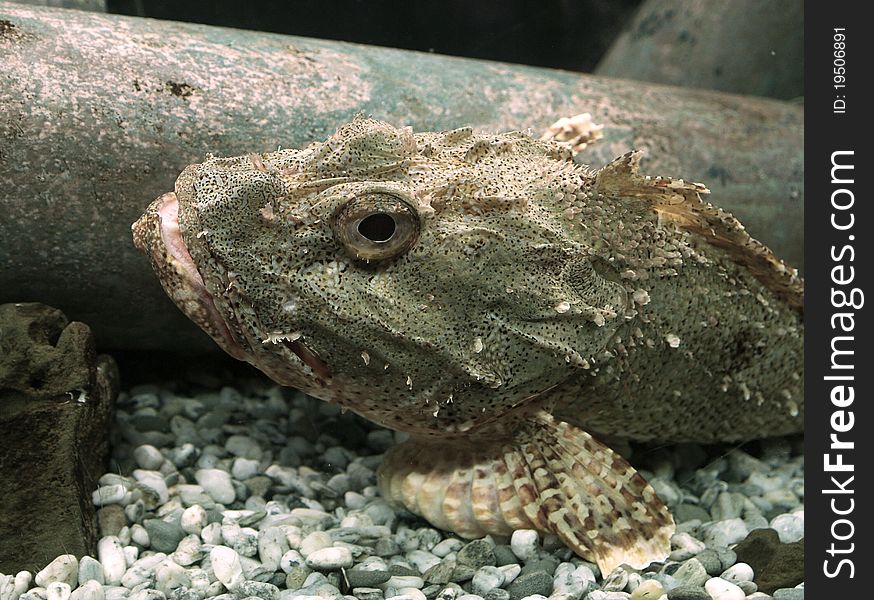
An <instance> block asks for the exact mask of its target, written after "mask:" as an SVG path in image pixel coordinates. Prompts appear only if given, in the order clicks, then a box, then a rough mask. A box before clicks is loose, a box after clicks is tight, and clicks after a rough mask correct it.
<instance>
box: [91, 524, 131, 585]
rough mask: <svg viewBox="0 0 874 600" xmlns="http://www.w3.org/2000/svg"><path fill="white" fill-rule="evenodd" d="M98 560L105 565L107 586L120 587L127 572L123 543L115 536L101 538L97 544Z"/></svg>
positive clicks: (104, 575)
mask: <svg viewBox="0 0 874 600" xmlns="http://www.w3.org/2000/svg"><path fill="white" fill-rule="evenodd" d="M97 560H99V561H100V564H101V565H103V578H104V583H105V584H106V585H118V584H120V583H121V578H122V577H123V576H124V572H125V571H126V570H127V562H126V561H125V558H124V549H123V548H122V545H121V541H119V539H118V538H117V537H115V536H114V535H110V536H107V537H104V538H101V539H100V541H99V542H97Z"/></svg>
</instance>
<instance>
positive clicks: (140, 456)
mask: <svg viewBox="0 0 874 600" xmlns="http://www.w3.org/2000/svg"><path fill="white" fill-rule="evenodd" d="M134 460H135V461H136V463H137V465H138V466H139V467H140V468H141V469H148V470H150V471H157V470H158V469H160V468H161V465H162V464H163V463H164V455H163V454H161V451H160V450H158V449H157V448H155V447H154V446H151V445H149V444H143V445H142V446H137V447H136V448H134Z"/></svg>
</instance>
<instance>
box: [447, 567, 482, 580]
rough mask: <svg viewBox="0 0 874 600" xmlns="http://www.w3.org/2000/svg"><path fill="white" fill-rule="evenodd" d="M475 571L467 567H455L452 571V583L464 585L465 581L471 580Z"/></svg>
mask: <svg viewBox="0 0 874 600" xmlns="http://www.w3.org/2000/svg"><path fill="white" fill-rule="evenodd" d="M476 571H477V570H476V569H474V568H473V567H471V566H469V565H456V566H455V568H454V569H453V570H452V582H453V583H464V582H465V581H470V580H471V579H473V576H474V574H475V573H476Z"/></svg>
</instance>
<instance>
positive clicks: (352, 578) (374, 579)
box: [346, 569, 391, 588]
mask: <svg viewBox="0 0 874 600" xmlns="http://www.w3.org/2000/svg"><path fill="white" fill-rule="evenodd" d="M390 577H391V574H390V573H389V572H388V571H366V570H363V569H349V570H348V571H346V579H347V580H348V581H349V586H350V587H353V588H357V587H361V588H373V587H376V586H378V585H380V584H383V583H385V582H386V581H388V580H389V578H390Z"/></svg>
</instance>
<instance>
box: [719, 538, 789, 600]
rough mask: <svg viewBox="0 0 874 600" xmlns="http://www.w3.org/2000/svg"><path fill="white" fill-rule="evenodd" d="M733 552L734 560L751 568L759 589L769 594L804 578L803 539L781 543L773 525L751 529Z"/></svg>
mask: <svg viewBox="0 0 874 600" xmlns="http://www.w3.org/2000/svg"><path fill="white" fill-rule="evenodd" d="M734 552H735V554H737V560H738V561H740V562H745V563H747V564H748V565H750V566H751V567H752V568H753V573H755V577H754V578H753V581H755V582H756V585H758V586H759V591H760V592H764V593H766V594H773V593H774V591H775V590H777V589H779V588H792V587H795V586H796V585H798V584H799V583H801V582H802V581H804V540H799V541H797V542H793V543H791V544H783V543H781V542H780V537H779V536H778V535H777V532H776V531H774V530H773V529H755V530H753V531H751V532H750V534H749V535H748V536H747V537H746V539H744V540H743V541H742V542H740V543H739V544H738V545H737V546H735V547H734Z"/></svg>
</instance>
